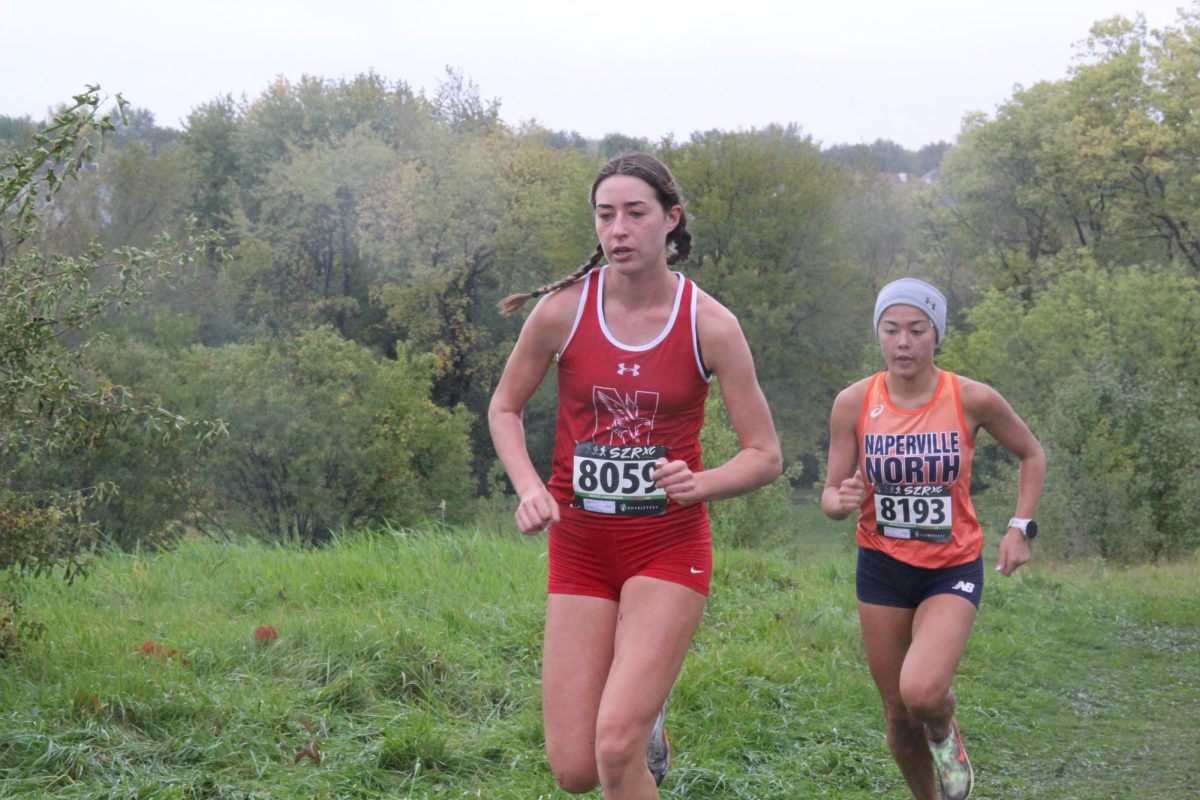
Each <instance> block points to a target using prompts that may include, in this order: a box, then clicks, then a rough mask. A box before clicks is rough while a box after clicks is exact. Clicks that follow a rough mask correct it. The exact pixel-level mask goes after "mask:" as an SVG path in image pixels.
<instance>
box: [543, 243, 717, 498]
mask: <svg viewBox="0 0 1200 800" xmlns="http://www.w3.org/2000/svg"><path fill="white" fill-rule="evenodd" d="M607 272H608V268H607V267H602V268H600V269H597V270H593V271H592V272H590V273H589V274H588V275H587V277H586V278H585V279H584V285H583V293H582V296H581V297H580V300H579V310H578V312H577V313H576V316H575V324H574V325H573V326H572V328H571V333H570V334H569V335H568V336H567V341H566V343H565V344H563V347H562V350H561V351H560V352H559V353H558V355H557V358H556V360H557V361H558V426H557V428H556V430H555V441H554V465H553V468H552V470H551V475H550V482H549V489H550V492H551V494H553V495H554V497H555V499H557V500H558V501H559V502H560V503H563V504H567V505H575V506H576V507H583V508H586V509H587V510H589V511H597V509H598V508H601V507H602V504H600V505H597V504H599V503H600V501H589V502H591V503H593V505H592V507H590V508H589V507H588V506H586V505H584V504H583V502H582V497H577V492H576V489H577V484H576V483H575V479H581V480H582V481H583V482H584V484H585V487H586V488H591V486H590V485H588V481H589V480H590V481H592V482H593V483H596V482H600V483H607V482H606V481H603V480H600V481H597V479H598V478H600V479H602V478H605V477H606V476H608V475H610V474H611V476H612V477H614V478H615V479H616V483H614V484H613V485H614V486H617V487H618V489H619V490H624V489H626V488H629V487H630V485H632V483H635V482H636V478H637V476H636V475H633V474H632V473H633V472H636V471H637V470H635V469H634V468H633V467H630V466H628V463H627V462H618V465H619V467H620V468H618V467H610V465H609V464H608V463H605V462H604V461H598V462H597V463H598V464H599V467H600V469H599V470H598V471H597V469H596V464H586V463H585V464H583V468H584V471H585V472H586V471H587V470H588V469H590V470H591V472H590V473H589V474H585V475H584V476H583V477H582V478H580V475H579V470H580V465H581V459H580V452H581V447H580V443H581V442H584V443H591V445H584V446H583V447H584V448H590V449H591V451H592V452H595V453H597V454H601V456H604V455H606V454H624V455H628V454H629V453H631V452H633V453H635V456H634V457H636V453H637V452H640V453H643V454H645V453H653V452H656V451H655V450H653V448H655V446H662V447H664V448H665V452H664V453H663V455H664V456H665V457H666V458H668V459H670V460H675V459H681V460H683V461H685V462H686V463H687V464H688V466H689V467H690V468H691V469H692V470H693V471H695V472H699V471H700V470H701V469H702V468H703V466H702V463H701V459H700V429H701V427H703V425H704V402H705V400H706V398H707V397H708V385H709V381H710V380H711V379H712V376H711V375H709V374H708V373H707V372H706V371H705V369H704V365H703V362H702V361H701V360H700V348H699V340H698V339H697V337H696V287H695V285H694V284H693V283H692V281H690V280H688V279H687V278H685V277H684V276H683V275H682V274H680V273H677V272H676V273H674V274H675V275H676V276H677V278H678V289H677V290H676V293H675V304H674V306H673V307H672V309H671V315H670V318H669V319H668V321H667V324H666V327H665V328H664V329H663V330H662V332H661V333H660V334H659V335H658V336H657V337H655V339H654V340H653V341H651V342H649V343H647V344H644V345H626V344H622V343H621V342H619V341H617V338H616V337H615V336H614V335H613V334H612V332H611V331H609V329H608V326H607V325H606V324H605V321H604V278H605V275H606V274H607ZM635 448H641V449H640V450H636V451H635V450H634V449H635ZM646 448H651V449H650V450H647V449H646ZM643 457H644V458H649V456H643ZM583 460H584V461H587V460H588V459H586V458H585V459H583ZM645 463H649V461H645V462H643V464H642V468H644V469H645V470H646V476H645V480H647V481H648V472H649V468H648V467H645ZM627 478H628V479H629V480H628V481H626V479H627ZM649 483H652V482H649ZM649 483H648V484H646V485H644V486H643V488H646V489H648V487H649ZM597 491H598V492H600V493H601V494H602V493H603V490H601V489H598V490H597ZM633 493H636V491H635V492H633ZM697 507H702V506H694V507H691V509H695V508H697ZM680 510H683V509H681V508H680V507H679V506H678V505H677V504H676V503H674V502H669V503H666V513H668V514H671V513H675V512H677V511H680ZM605 513H608V514H611V513H613V512H612V511H611V510H601V511H599V512H598V513H596V514H589V516H595V517H597V518H600V519H602V518H604V514H605ZM701 513H702V512H701Z"/></svg>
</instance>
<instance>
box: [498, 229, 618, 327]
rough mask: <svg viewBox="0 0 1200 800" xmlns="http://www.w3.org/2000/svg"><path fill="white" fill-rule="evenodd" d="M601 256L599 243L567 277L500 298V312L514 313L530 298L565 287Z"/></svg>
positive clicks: (581, 275) (506, 314)
mask: <svg viewBox="0 0 1200 800" xmlns="http://www.w3.org/2000/svg"><path fill="white" fill-rule="evenodd" d="M603 258H604V248H603V247H601V246H600V245H596V252H594V253H592V257H591V258H589V259H588V260H587V261H586V262H585V263H584V265H583V266H582V267H580V268H579V269H577V270H575V271H574V272H572V273H571V274H570V275H568V276H567V277H565V278H562V279H561V280H557V281H555V282H554V283H548V284H546V285H545V286H543V287H541V288H540V289H534V290H533V291H532V292H522V293H519V294H510V295H509V296H508V297H506V298H504V299H503V300H501V301H500V303H499V304H498V305H499V307H500V313H501V314H503V315H504V316H506V317H507V316H508V315H509V314H515V313H516V312H517V311H520V310H521V308H522V307H523V306H524V305H525V304H526V303H527V302H529V301H530V300H533V299H535V298H538V297H541V296H542V295H544V294H550V293H551V292H557V291H558V290H559V289H565V288H566V287H568V286H570V285H571V284H572V283H574V282H575V281H577V280H579V279H580V278H582V277H583V276H584V275H587V274H588V273H589V272H591V271H592V270H593V269H594V268H595V267H596V265H597V264H599V263H600V261H601V260H602V259H603Z"/></svg>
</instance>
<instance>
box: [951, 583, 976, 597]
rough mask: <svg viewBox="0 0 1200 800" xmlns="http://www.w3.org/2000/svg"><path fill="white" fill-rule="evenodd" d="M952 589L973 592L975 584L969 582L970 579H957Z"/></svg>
mask: <svg viewBox="0 0 1200 800" xmlns="http://www.w3.org/2000/svg"><path fill="white" fill-rule="evenodd" d="M954 591H956V592H966V593H967V594H974V593H975V584H973V583H971V582H970V581H959V582H958V583H956V584H954Z"/></svg>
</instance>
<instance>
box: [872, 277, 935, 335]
mask: <svg viewBox="0 0 1200 800" xmlns="http://www.w3.org/2000/svg"><path fill="white" fill-rule="evenodd" d="M900 305H904V306H913V307H915V308H919V309H921V310H922V311H924V312H925V315H926V316H927V317H929V320H930V321H931V322H932V323H933V327H934V328H935V329H936V330H937V340H938V344H941V342H942V339H944V338H945V337H946V298H945V296H943V295H942V293H941V292H939V291H938V290H937V288H936V287H934V286H931V285H930V284H928V283H926V282H925V281H921V280H917V279H916V278H901V279H900V280H897V281H892V282H891V283H889V284H888V285H887V286H884V287H883V288H882V289H880V290H879V298H878V299H877V300H876V301H875V331H876V332H878V331H879V318H880V317H882V316H883V312H884V311H887V310H888V309H889V308H890V307H892V306H900Z"/></svg>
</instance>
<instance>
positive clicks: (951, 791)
mask: <svg viewBox="0 0 1200 800" xmlns="http://www.w3.org/2000/svg"><path fill="white" fill-rule="evenodd" d="M929 752H931V753H932V754H933V765H934V768H935V769H937V776H938V784H939V785H940V786H941V787H942V800H967V798H969V797H970V796H971V789H972V788H974V786H975V773H974V772H973V771H972V770H971V761H970V759H968V758H967V751H966V749H964V748H963V743H962V734H960V733H959V732H958V721H957V720H953V719H952V720H950V735H949V736H947V737H946V741H944V742H930V743H929Z"/></svg>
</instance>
